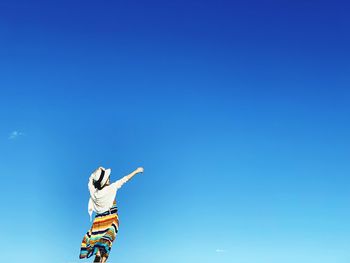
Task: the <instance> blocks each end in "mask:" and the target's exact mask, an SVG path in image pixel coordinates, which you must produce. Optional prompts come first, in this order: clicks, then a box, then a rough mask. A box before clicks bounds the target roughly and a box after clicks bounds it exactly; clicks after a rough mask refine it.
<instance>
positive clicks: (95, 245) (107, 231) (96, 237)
mask: <svg viewBox="0 0 350 263" xmlns="http://www.w3.org/2000/svg"><path fill="white" fill-rule="evenodd" d="M117 212H118V209H117V206H116V202H115V201H114V203H113V207H112V208H111V209H110V210H109V211H107V212H105V213H102V214H97V215H96V216H95V218H94V222H93V223H92V227H91V228H90V230H89V231H88V232H87V233H86V234H85V235H84V238H83V241H82V242H81V247H80V255H79V258H89V257H91V256H93V255H96V253H97V252H98V251H100V254H101V257H106V258H108V256H109V252H110V251H111V248H112V244H113V241H114V239H115V238H116V236H117V233H118V228H119V220H118V213H117Z"/></svg>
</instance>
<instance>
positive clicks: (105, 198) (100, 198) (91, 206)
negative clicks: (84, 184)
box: [88, 174, 128, 221]
mask: <svg viewBox="0 0 350 263" xmlns="http://www.w3.org/2000/svg"><path fill="white" fill-rule="evenodd" d="M93 179H94V175H93V174H92V175H91V176H90V178H89V183H88V188H89V191H90V199H89V203H88V212H89V215H90V221H91V219H92V212H93V211H94V212H96V213H98V214H100V213H103V212H106V211H107V210H109V209H110V208H111V207H112V206H113V202H114V199H115V197H116V195H117V190H118V189H119V188H121V187H122V185H123V184H124V183H126V182H127V181H128V179H127V176H124V177H123V178H121V179H119V180H118V181H116V182H114V183H112V184H110V185H107V186H105V187H103V188H102V189H101V190H98V189H96V188H95V186H94V185H93Z"/></svg>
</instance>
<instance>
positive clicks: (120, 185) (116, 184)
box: [112, 176, 128, 190]
mask: <svg viewBox="0 0 350 263" xmlns="http://www.w3.org/2000/svg"><path fill="white" fill-rule="evenodd" d="M127 181H128V178H127V176H124V177H123V178H121V179H119V180H118V181H116V182H114V183H112V186H113V187H114V188H115V189H116V190H118V189H119V188H121V187H122V186H123V184H125V183H126V182H127Z"/></svg>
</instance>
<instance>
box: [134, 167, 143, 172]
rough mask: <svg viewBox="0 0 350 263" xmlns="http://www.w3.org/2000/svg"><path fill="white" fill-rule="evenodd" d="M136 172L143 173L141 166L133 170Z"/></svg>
mask: <svg viewBox="0 0 350 263" xmlns="http://www.w3.org/2000/svg"><path fill="white" fill-rule="evenodd" d="M135 172H136V173H143V167H139V168H137V169H136V170H135Z"/></svg>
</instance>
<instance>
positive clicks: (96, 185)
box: [93, 168, 106, 190]
mask: <svg viewBox="0 0 350 263" xmlns="http://www.w3.org/2000/svg"><path fill="white" fill-rule="evenodd" d="M100 169H101V175H100V178H98V180H97V181H95V180H94V181H93V184H94V186H95V188H96V189H98V190H101V189H102V188H103V187H105V185H106V184H105V185H104V186H101V182H102V180H103V177H104V176H105V170H103V169H102V168H100Z"/></svg>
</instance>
